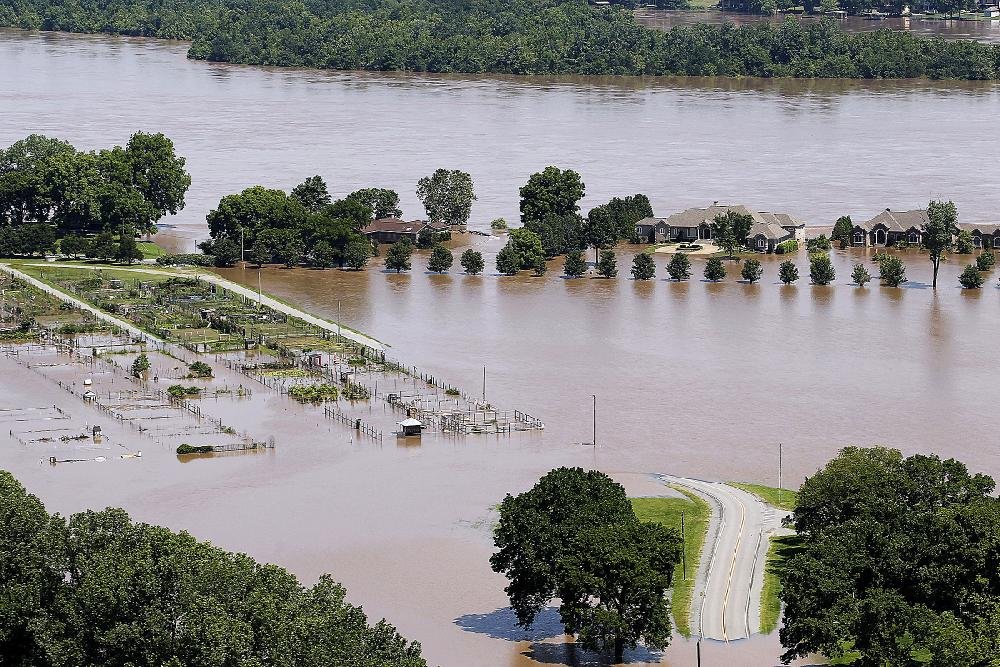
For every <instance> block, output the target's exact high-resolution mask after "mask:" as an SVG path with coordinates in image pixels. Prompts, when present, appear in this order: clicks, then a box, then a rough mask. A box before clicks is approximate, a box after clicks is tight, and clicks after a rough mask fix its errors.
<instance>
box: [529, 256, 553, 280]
mask: <svg viewBox="0 0 1000 667" xmlns="http://www.w3.org/2000/svg"><path fill="white" fill-rule="evenodd" d="M548 269H549V267H548V265H546V263H545V258H544V257H542V256H541V255H539V256H538V257H536V258H535V263H534V265H533V266H532V267H531V272H532V273H533V274H534V275H535V276H536V277H539V278H540V277H542V276H544V275H545V272H546V271H548Z"/></svg>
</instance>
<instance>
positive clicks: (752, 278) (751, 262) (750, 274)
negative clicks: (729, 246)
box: [740, 259, 764, 285]
mask: <svg viewBox="0 0 1000 667" xmlns="http://www.w3.org/2000/svg"><path fill="white" fill-rule="evenodd" d="M740 275H742V276H743V280H745V281H747V282H748V283H750V284H751V285H753V284H754V283H755V282H757V281H758V280H760V279H761V278H762V277H763V275H764V267H763V266H761V263H760V260H757V259H748V260H746V261H745V262H743V270H742V271H741V272H740Z"/></svg>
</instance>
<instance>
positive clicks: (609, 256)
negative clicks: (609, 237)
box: [597, 250, 618, 278]
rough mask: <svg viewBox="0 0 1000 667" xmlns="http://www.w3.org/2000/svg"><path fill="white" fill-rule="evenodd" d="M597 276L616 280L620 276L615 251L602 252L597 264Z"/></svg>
mask: <svg viewBox="0 0 1000 667" xmlns="http://www.w3.org/2000/svg"><path fill="white" fill-rule="evenodd" d="M597 275H599V276H601V277H602V278H614V277H615V276H617V275H618V261H617V260H616V259H615V253H614V251H613V250H602V251H601V256H600V259H599V260H598V262H597Z"/></svg>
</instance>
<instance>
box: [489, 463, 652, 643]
mask: <svg viewBox="0 0 1000 667" xmlns="http://www.w3.org/2000/svg"><path fill="white" fill-rule="evenodd" d="M498 509H499V514H500V520H499V522H498V523H497V526H496V529H495V530H494V532H493V542H494V544H495V545H496V548H497V550H496V553H494V554H493V556H492V557H491V558H490V565H491V566H492V567H493V570H494V572H500V573H503V574H505V575H506V576H507V579H508V581H509V584H508V585H507V587H506V588H505V589H504V591H505V592H506V593H507V596H508V597H509V598H510V605H511V607H512V608H513V610H514V613H515V615H516V616H517V620H518V622H519V623H520V624H521V625H523V626H525V627H527V626H529V625H531V623H532V621H534V620H535V617H536V616H537V615H538V614H539V613H540V612H541V611H542V610H543V609H545V607H546V605H548V603H549V601H550V600H551V599H552V598H554V597H556V595H557V594H558V586H559V576H558V575H559V562H560V561H561V560H563V559H564V558H566V557H567V556H570V555H571V554H572V553H573V551H574V550H575V549H576V548H577V545H578V542H579V536H580V534H581V533H582V532H583V531H585V530H588V529H592V528H599V527H601V526H611V525H620V524H625V523H631V522H633V521H635V513H634V512H633V511H632V506H631V504H630V503H629V500H628V497H627V496H626V495H625V489H623V488H622V486H621V485H620V484H617V483H616V482H614V481H613V480H612V479H611V478H610V477H608V476H607V475H605V474H604V473H601V472H597V471H596V470H590V471H584V470H583V469H581V468H557V469H555V470H552V471H551V472H549V473H547V474H546V475H545V476H544V477H542V478H541V479H540V480H539V481H538V483H536V484H535V486H534V487H532V488H531V489H529V490H528V491H525V492H524V493H520V494H518V495H516V496H511V495H509V494H508V495H507V496H506V497H505V498H504V499H503V501H502V502H501V503H500V506H499V508H498Z"/></svg>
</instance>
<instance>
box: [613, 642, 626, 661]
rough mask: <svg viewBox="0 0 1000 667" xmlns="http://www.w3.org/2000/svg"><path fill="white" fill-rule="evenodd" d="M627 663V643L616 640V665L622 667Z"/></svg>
mask: <svg viewBox="0 0 1000 667" xmlns="http://www.w3.org/2000/svg"><path fill="white" fill-rule="evenodd" d="M624 661H625V642H624V641H622V640H621V639H616V640H615V664H616V665H620V664H621V663H622V662H624Z"/></svg>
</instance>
